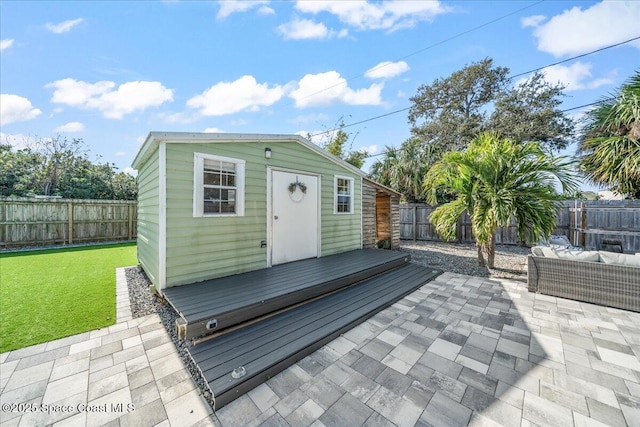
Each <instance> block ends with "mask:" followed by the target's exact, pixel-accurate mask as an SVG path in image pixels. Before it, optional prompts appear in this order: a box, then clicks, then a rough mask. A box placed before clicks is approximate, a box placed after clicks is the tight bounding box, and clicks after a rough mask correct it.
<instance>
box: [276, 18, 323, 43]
mask: <svg viewBox="0 0 640 427" xmlns="http://www.w3.org/2000/svg"><path fill="white" fill-rule="evenodd" d="M278 31H280V33H281V34H282V35H283V36H284V38H285V39H288V40H304V39H326V38H329V37H330V36H331V34H332V32H331V31H330V30H329V29H328V28H327V27H326V26H325V25H324V24H323V23H322V22H314V21H312V20H310V19H295V20H293V21H291V22H287V23H285V24H282V25H279V26H278Z"/></svg>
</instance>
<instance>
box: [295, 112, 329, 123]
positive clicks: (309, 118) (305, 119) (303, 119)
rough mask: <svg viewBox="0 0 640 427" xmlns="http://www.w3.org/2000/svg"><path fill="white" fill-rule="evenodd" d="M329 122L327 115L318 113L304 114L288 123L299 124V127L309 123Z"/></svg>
mask: <svg viewBox="0 0 640 427" xmlns="http://www.w3.org/2000/svg"><path fill="white" fill-rule="evenodd" d="M327 120H329V116H327V115H326V114H325V113H318V114H302V115H299V116H296V117H294V118H293V119H291V120H288V121H289V122H290V123H297V124H299V125H302V124H307V123H319V122H322V121H327Z"/></svg>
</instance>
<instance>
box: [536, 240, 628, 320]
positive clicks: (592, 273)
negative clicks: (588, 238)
mask: <svg viewBox="0 0 640 427" xmlns="http://www.w3.org/2000/svg"><path fill="white" fill-rule="evenodd" d="M531 252H532V255H529V256H528V260H527V268H528V270H527V272H528V273H527V275H528V289H529V292H539V293H541V294H545V295H552V296H556V297H562V298H569V299H573V300H578V301H585V302H589V303H593V304H599V305H606V306H609V307H616V308H622V309H625V310H632V311H638V312H640V254H636V255H633V254H620V253H612V252H605V251H582V252H578V251H571V250H566V249H557V248H550V247H542V246H536V247H533V248H532V250H531Z"/></svg>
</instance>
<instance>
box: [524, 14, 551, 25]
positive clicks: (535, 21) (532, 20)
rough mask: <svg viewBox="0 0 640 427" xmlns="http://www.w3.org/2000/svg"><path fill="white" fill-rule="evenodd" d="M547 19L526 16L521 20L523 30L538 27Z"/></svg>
mask: <svg viewBox="0 0 640 427" xmlns="http://www.w3.org/2000/svg"><path fill="white" fill-rule="evenodd" d="M546 19H547V17H546V16H544V15H533V16H525V17H524V18H522V19H521V20H520V24H521V25H522V27H523V28H527V27H537V26H538V25H540V24H542V22H543V21H544V20H546Z"/></svg>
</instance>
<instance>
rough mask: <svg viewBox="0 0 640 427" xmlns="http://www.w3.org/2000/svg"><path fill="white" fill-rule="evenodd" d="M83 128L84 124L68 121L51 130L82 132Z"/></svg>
mask: <svg viewBox="0 0 640 427" xmlns="http://www.w3.org/2000/svg"><path fill="white" fill-rule="evenodd" d="M83 130H84V125H83V124H82V123H80V122H69V123H67V124H65V125H62V126H58V127H57V128H55V129H54V130H53V131H54V132H57V133H72V132H82V131H83Z"/></svg>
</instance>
